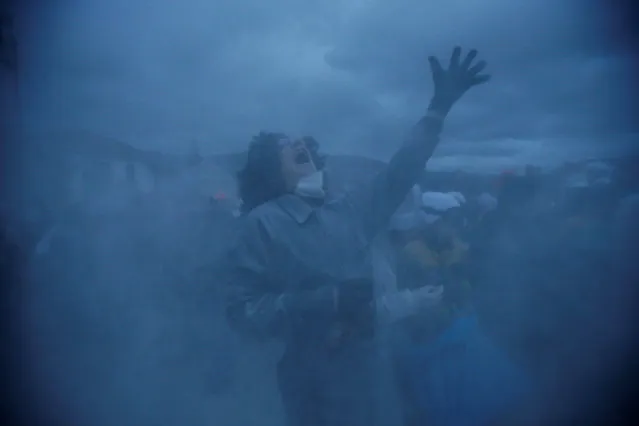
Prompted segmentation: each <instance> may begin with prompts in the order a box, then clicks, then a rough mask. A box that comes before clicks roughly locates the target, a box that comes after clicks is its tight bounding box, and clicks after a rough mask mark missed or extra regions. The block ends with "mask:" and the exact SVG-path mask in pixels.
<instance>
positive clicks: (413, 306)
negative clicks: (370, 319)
mask: <svg viewBox="0 0 639 426" xmlns="http://www.w3.org/2000/svg"><path fill="white" fill-rule="evenodd" d="M443 295H444V287H443V286H431V285H427V286H424V287H421V288H419V289H417V290H402V291H399V292H397V293H391V294H386V295H384V296H382V297H380V298H379V299H378V300H377V313H378V315H380V317H381V319H382V320H383V321H385V322H389V323H393V322H396V321H399V320H402V319H404V318H407V317H409V316H411V315H415V314H416V313H418V312H420V311H422V310H424V309H427V308H430V307H433V306H437V305H438V304H439V303H440V302H441V300H442V297H443Z"/></svg>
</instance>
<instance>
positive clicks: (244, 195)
mask: <svg viewBox="0 0 639 426" xmlns="http://www.w3.org/2000/svg"><path fill="white" fill-rule="evenodd" d="M285 137H286V135H285V134H284V133H276V132H260V133H259V134H258V135H256V136H253V139H252V140H251V142H250V144H249V148H248V152H247V156H246V165H245V166H244V168H243V169H242V170H240V172H238V174H237V181H238V193H239V196H240V199H241V200H242V206H241V208H240V210H241V212H242V214H246V213H248V212H250V211H251V210H253V209H254V208H255V207H257V206H259V205H261V204H264V203H266V202H267V201H270V200H272V199H275V198H277V197H279V196H281V195H282V194H284V193H285V192H286V185H285V182H284V176H283V175H282V165H281V160H280V148H279V144H278V142H279V141H280V140H281V139H283V138H285ZM302 141H304V143H305V144H306V148H307V149H308V151H309V153H310V154H311V158H312V160H313V162H314V163H315V166H316V167H317V169H318V170H322V169H323V168H324V164H325V160H326V158H325V156H322V155H320V154H319V147H320V146H319V142H317V140H315V138H313V137H310V136H305V137H303V138H302Z"/></svg>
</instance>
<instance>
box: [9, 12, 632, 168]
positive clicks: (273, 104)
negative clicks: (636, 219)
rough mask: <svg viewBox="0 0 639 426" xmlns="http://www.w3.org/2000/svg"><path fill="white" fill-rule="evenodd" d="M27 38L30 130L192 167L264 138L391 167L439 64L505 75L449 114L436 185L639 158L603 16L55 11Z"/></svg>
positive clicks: (609, 17) (626, 61) (610, 23)
mask: <svg viewBox="0 0 639 426" xmlns="http://www.w3.org/2000/svg"><path fill="white" fill-rule="evenodd" d="M37 3H40V4H41V7H39V8H35V9H33V11H30V12H29V13H25V16H24V18H23V19H22V20H21V22H20V23H19V24H20V25H18V26H19V27H20V28H19V30H20V32H21V48H22V50H23V52H22V56H23V57H22V61H23V69H24V76H23V85H24V86H23V89H22V90H23V98H24V109H25V120H28V122H29V123H31V125H30V127H31V128H34V129H36V128H37V129H43V130H50V129H75V128H82V129H88V130H90V131H92V132H94V133H97V134H100V135H103V136H110V137H115V138H118V139H120V140H122V141H125V142H128V143H131V144H133V145H135V146H136V147H140V148H146V149H152V150H162V151H166V152H172V153H183V152H185V151H186V149H187V142H188V141H190V140H192V139H197V140H198V141H199V142H200V146H201V149H202V152H203V153H204V154H207V153H220V152H231V151H239V150H241V149H243V148H245V146H246V143H247V141H248V140H249V138H250V136H251V135H252V134H254V133H256V132H257V131H259V130H260V129H273V130H282V131H285V132H290V133H293V134H311V135H313V136H315V137H316V138H318V139H319V140H320V141H321V142H322V144H323V147H324V149H325V150H326V151H327V152H329V153H351V154H353V153H354V154H362V155H367V156H371V157H375V158H379V159H387V158H388V157H389V156H390V154H391V153H392V152H393V151H394V149H395V148H396V147H397V146H398V143H399V140H400V138H401V136H402V135H403V133H404V132H405V131H406V129H407V127H408V126H409V125H410V124H411V123H413V122H414V121H415V120H416V119H417V118H418V117H419V115H420V114H421V113H422V112H423V111H424V108H425V107H426V105H427V103H428V99H429V98H430V96H431V93H432V84H431V79H430V74H429V69H428V65H427V60H426V58H427V56H428V55H431V54H435V55H437V56H439V57H440V58H442V59H443V60H444V61H446V60H447V59H448V55H449V53H450V50H451V48H452V47H453V46H454V45H460V46H462V47H464V48H477V49H479V51H480V55H481V57H482V58H484V59H485V60H487V61H488V63H489V71H490V72H491V73H492V75H493V81H492V82H491V84H490V85H487V86H483V87H481V88H479V89H477V90H474V91H472V92H471V93H470V94H468V96H466V97H464V99H463V101H462V102H460V103H459V105H457V106H456V107H455V109H454V111H453V112H452V114H451V117H450V121H449V122H448V124H447V129H446V133H445V139H446V142H445V143H444V144H442V146H441V148H440V149H438V151H437V154H436V158H435V159H433V161H432V162H431V163H430V166H432V167H433V168H448V169H450V168H458V167H460V168H465V169H469V170H494V169H495V168H501V167H504V166H505V165H508V164H512V163H516V164H522V163H526V162H533V163H538V164H544V165H545V164H548V165H552V164H555V163H557V162H559V161H562V160H564V159H567V158H584V157H590V156H593V155H597V154H601V153H602V152H614V153H619V152H623V150H625V149H627V148H628V146H630V145H634V146H636V145H637V142H636V140H637V124H636V123H633V122H632V120H631V119H630V116H629V111H631V105H630V104H629V102H630V99H629V97H628V96H627V89H628V87H629V85H630V84H631V77H632V76H633V75H634V73H633V71H634V70H633V68H632V67H631V66H630V65H631V62H630V56H629V50H628V49H625V48H624V46H623V45H621V44H619V43H618V41H619V37H618V36H619V34H620V33H621V32H622V31H623V29H622V28H621V27H620V25H619V22H618V20H617V19H615V15H614V14H613V13H611V12H612V8H611V7H610V6H609V4H608V3H604V2H599V1H593V0H580V1H578V0H563V1H560V2H557V1H551V0H536V1H531V0H430V1H420V0H396V1H393V2H390V1H381V0H328V1H324V2H317V3H316V4H311V3H309V2H307V1H301V0H300V1H295V0H272V1H269V2H268V3H266V2H257V1H254V0H216V1H211V0H185V1H180V2H173V1H158V0H111V1H99V0H58V1H55V2H37Z"/></svg>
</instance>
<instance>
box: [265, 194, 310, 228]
mask: <svg viewBox="0 0 639 426" xmlns="http://www.w3.org/2000/svg"><path fill="white" fill-rule="evenodd" d="M275 202H276V203H277V204H278V205H279V206H280V207H281V208H282V209H283V210H284V211H286V212H287V213H288V214H289V215H290V216H291V217H292V218H293V219H295V221H296V222H297V223H300V224H302V223H304V222H306V221H307V220H308V218H309V217H310V216H311V214H313V210H314V209H313V206H311V204H309V203H308V202H307V201H305V200H303V199H302V198H301V197H299V196H297V195H295V194H284V195H282V196H281V197H279V198H278V199H277V200H275Z"/></svg>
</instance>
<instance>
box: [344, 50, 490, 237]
mask: <svg viewBox="0 0 639 426" xmlns="http://www.w3.org/2000/svg"><path fill="white" fill-rule="evenodd" d="M476 57H477V51H476V50H471V51H470V52H469V53H468V54H467V55H466V57H465V58H464V59H463V60H461V48H459V47H455V49H453V53H452V55H451V58H450V63H449V66H448V69H444V68H442V66H441V65H440V63H439V61H438V60H437V59H436V58H435V57H432V56H431V57H429V58H428V59H429V62H430V68H431V73H432V76H433V82H434V85H435V94H434V95H433V98H432V100H431V102H430V105H429V107H428V110H427V112H426V114H425V115H424V117H423V118H422V119H420V120H419V122H418V123H417V124H416V125H415V126H414V127H413V128H412V129H411V131H410V133H409V135H408V137H407V139H406V140H405V142H404V144H403V145H402V147H401V148H400V149H399V150H398V151H397V152H396V153H395V155H393V157H392V158H391V160H390V162H389V164H388V166H387V167H386V168H385V169H384V170H383V171H382V172H380V173H379V174H378V175H377V176H376V177H375V178H374V179H373V180H372V181H371V182H370V183H368V184H366V185H363V186H362V187H361V188H357V189H355V190H354V191H353V192H351V193H350V194H348V195H347V196H346V197H345V199H344V201H345V202H347V203H349V204H350V207H351V208H352V211H353V212H354V213H355V215H357V216H358V219H360V220H361V223H363V226H364V232H365V234H366V235H367V236H368V237H369V238H373V237H374V236H375V235H376V234H377V233H378V232H379V231H380V230H381V229H382V228H384V227H385V225H386V224H387V223H388V221H389V220H390V217H391V216H392V215H393V213H394V212H395V211H396V210H397V208H398V207H399V205H400V204H401V203H402V201H403V200H404V198H405V197H406V194H407V193H408V192H409V191H410V188H411V187H412V186H413V185H415V184H416V183H417V182H418V180H419V176H420V175H421V173H422V172H423V171H424V168H425V167H426V162H427V161H428V159H429V158H430V157H431V156H432V155H433V152H434V150H435V148H436V147H437V143H438V142H439V134H440V132H441V130H442V126H443V123H444V120H445V118H446V116H447V115H448V112H449V111H450V109H451V108H452V106H453V105H454V104H455V103H456V102H457V101H458V100H459V99H460V98H461V97H462V96H463V94H464V93H466V91H468V90H469V89H470V88H471V87H473V86H477V85H480V84H483V83H485V82H487V81H488V80H489V79H490V76H489V75H485V74H480V73H481V71H482V70H483V69H484V68H485V67H486V63H485V62H484V61H479V62H477V63H476V64H474V65H473V62H474V60H475V58H476Z"/></svg>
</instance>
